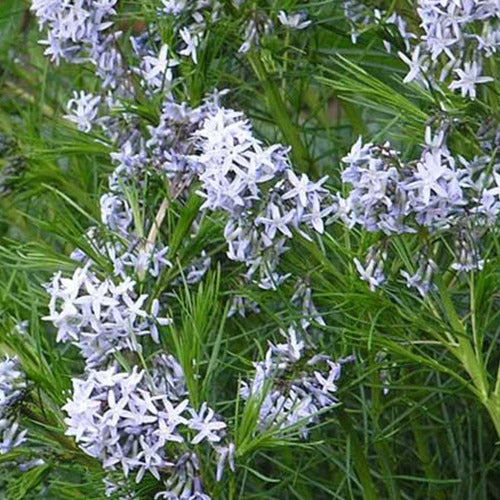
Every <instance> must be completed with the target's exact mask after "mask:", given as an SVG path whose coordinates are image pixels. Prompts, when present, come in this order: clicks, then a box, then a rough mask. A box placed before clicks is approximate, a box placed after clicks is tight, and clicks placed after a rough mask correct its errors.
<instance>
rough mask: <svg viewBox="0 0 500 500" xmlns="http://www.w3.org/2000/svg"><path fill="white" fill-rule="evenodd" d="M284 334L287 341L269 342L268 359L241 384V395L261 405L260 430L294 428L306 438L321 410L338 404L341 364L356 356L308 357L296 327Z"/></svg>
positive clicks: (255, 364) (290, 429)
mask: <svg viewBox="0 0 500 500" xmlns="http://www.w3.org/2000/svg"><path fill="white" fill-rule="evenodd" d="M281 333H282V334H283V335H284V337H285V338H286V343H283V344H277V345H273V344H271V345H270V347H269V349H268V351H267V353H266V357H265V360H264V361H259V362H256V363H254V367H255V375H254V378H253V380H252V381H251V382H249V383H247V382H243V383H242V384H241V387H240V394H241V397H242V398H243V399H244V400H253V401H257V403H258V404H259V408H260V410H259V422H258V424H259V428H260V429H261V430H265V429H270V428H273V429H277V430H280V431H294V430H295V431H298V432H299V434H300V435H301V436H302V437H303V438H306V437H307V435H308V433H309V430H308V427H309V425H310V424H312V423H318V422H319V415H320V413H321V412H323V411H326V410H328V409H329V408H333V407H335V406H336V405H337V404H338V399H337V397H336V392H337V390H338V387H337V384H336V382H337V380H338V379H339V377H340V374H341V369H342V364H344V363H347V362H350V361H353V359H354V358H353V357H349V358H346V359H342V360H338V361H334V360H333V359H331V357H330V356H327V355H323V354H316V355H313V356H308V355H307V348H306V342H305V341H304V340H302V339H301V337H300V335H299V333H298V331H297V329H296V327H295V326H293V325H292V326H291V327H290V328H289V329H288V332H281Z"/></svg>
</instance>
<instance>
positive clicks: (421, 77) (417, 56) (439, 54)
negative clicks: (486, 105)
mask: <svg viewBox="0 0 500 500" xmlns="http://www.w3.org/2000/svg"><path fill="white" fill-rule="evenodd" d="M417 13H418V15H419V17H420V19H421V24H420V26H421V27H422V30H423V33H422V34H421V36H420V37H419V39H418V43H417V45H416V46H415V47H414V48H413V52H412V55H411V58H408V57H407V56H406V55H405V54H400V56H401V58H402V59H403V60H404V61H405V62H406V63H407V64H408V65H409V66H410V72H409V73H408V75H407V76H406V78H405V81H406V82H409V81H413V80H415V81H419V82H421V83H422V84H423V85H424V86H428V84H429V82H432V81H433V80H434V79H437V80H439V81H444V80H446V79H447V78H448V76H449V75H450V74H453V75H454V77H455V79H454V80H453V81H452V82H451V84H450V86H449V88H450V89H451V90H460V92H461V94H462V96H463V97H467V96H468V97H470V98H471V99H474V98H475V97H476V85H477V84H480V83H486V82H491V81H493V78H491V77H489V76H483V67H484V65H483V62H484V59H485V58H489V57H491V56H492V55H493V54H494V53H495V52H496V51H497V49H498V48H499V47H500V23H499V21H498V19H499V15H500V7H499V5H498V3H497V2H494V1H489V0H479V1H469V0H455V1H452V2H441V1H436V0H419V1H418V8H417Z"/></svg>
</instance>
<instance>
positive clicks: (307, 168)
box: [248, 52, 317, 174]
mask: <svg viewBox="0 0 500 500" xmlns="http://www.w3.org/2000/svg"><path fill="white" fill-rule="evenodd" d="M248 60H249V62H250V65H251V66H252V69H253V71H254V73H255V75H256V76H257V79H258V80H259V82H260V83H261V84H262V87H263V88H264V92H265V95H266V99H267V102H268V105H269V109H270V110H271V112H272V115H273V117H274V119H275V120H276V124H277V125H278V127H279V128H280V130H281V133H282V134H283V137H284V138H285V141H286V142H287V143H288V144H289V145H290V146H291V147H292V157H293V161H294V163H295V164H296V165H297V168H298V170H300V171H301V172H306V173H307V172H310V173H312V174H315V173H317V172H316V168H315V165H314V164H313V163H312V161H311V159H310V157H309V153H308V150H307V148H306V147H305V145H304V143H303V142H302V139H301V137H300V133H299V131H298V129H297V127H296V126H295V124H294V123H293V122H292V120H291V119H290V116H288V111H287V109H286V106H285V103H284V102H283V99H282V98H281V94H280V92H279V90H278V88H277V87H276V85H275V84H274V82H273V81H272V79H271V78H269V75H268V73H267V71H266V68H265V67H264V64H262V61H261V60H260V57H259V54H258V53H256V52H251V53H249V54H248Z"/></svg>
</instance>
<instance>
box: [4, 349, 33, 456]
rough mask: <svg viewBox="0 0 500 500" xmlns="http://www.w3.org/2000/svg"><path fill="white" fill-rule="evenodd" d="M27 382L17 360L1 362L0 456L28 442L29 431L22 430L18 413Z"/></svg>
mask: <svg viewBox="0 0 500 500" xmlns="http://www.w3.org/2000/svg"><path fill="white" fill-rule="evenodd" d="M26 387H27V386H26V380H25V376H24V373H23V371H22V370H21V367H20V365H19V360H18V359H17V358H9V357H5V358H4V359H2V360H1V361H0V455H3V454H5V453H8V452H9V451H10V450H12V449H13V448H16V447H17V446H20V445H21V444H23V443H24V442H25V441H26V435H27V433H28V431H27V429H23V430H20V428H19V427H20V424H19V420H18V416H17V412H16V405H17V403H19V402H20V401H21V400H22V398H23V395H24V391H25V390H26Z"/></svg>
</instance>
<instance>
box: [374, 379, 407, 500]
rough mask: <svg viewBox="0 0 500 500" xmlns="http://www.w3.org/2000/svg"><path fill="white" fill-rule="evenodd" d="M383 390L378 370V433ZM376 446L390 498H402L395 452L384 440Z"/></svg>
mask: <svg viewBox="0 0 500 500" xmlns="http://www.w3.org/2000/svg"><path fill="white" fill-rule="evenodd" d="M381 398H382V391H381V390H380V386H379V381H378V380H377V372H375V371H374V372H373V373H372V408H373V416H372V418H373V428H374V429H375V430H376V432H377V433H378V432H379V430H380V425H379V416H380V414H381V413H382V404H381ZM373 446H374V448H375V451H376V453H377V457H378V459H379V462H380V466H381V468H382V470H383V472H384V476H385V477H386V478H387V482H388V484H387V486H386V489H387V492H388V494H389V498H391V499H393V500H401V492H400V491H399V487H398V484H397V482H396V481H395V480H394V472H393V465H394V463H393V461H392V460H391V457H392V456H393V454H392V453H391V452H390V450H389V447H388V446H387V443H386V442H385V441H382V440H375V442H374V445H373Z"/></svg>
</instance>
